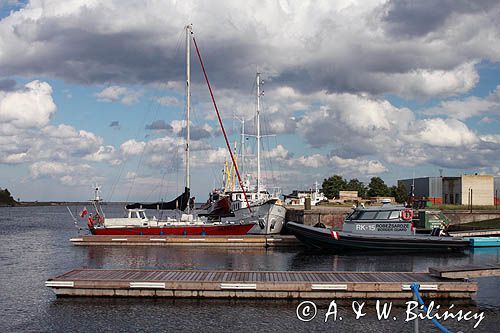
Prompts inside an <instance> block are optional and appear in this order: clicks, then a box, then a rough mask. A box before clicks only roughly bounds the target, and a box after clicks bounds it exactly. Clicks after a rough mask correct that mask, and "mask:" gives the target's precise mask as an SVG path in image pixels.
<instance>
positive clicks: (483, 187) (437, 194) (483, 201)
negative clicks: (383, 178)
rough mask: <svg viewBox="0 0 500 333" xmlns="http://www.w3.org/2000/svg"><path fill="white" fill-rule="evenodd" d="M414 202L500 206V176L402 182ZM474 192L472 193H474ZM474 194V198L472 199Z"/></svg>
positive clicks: (408, 180) (435, 178) (472, 176)
mask: <svg viewBox="0 0 500 333" xmlns="http://www.w3.org/2000/svg"><path fill="white" fill-rule="evenodd" d="M399 184H403V185H404V186H405V187H406V190H407V192H408V194H409V195H412V190H413V200H425V201H428V202H432V203H433V204H450V205H470V204H471V200H472V205H475V206H491V205H494V204H495V202H497V203H500V198H499V197H498V196H499V195H500V177H493V176H491V175H462V176H459V177H421V178H415V179H402V180H398V185H399ZM471 193H472V194H471ZM471 195H472V197H471Z"/></svg>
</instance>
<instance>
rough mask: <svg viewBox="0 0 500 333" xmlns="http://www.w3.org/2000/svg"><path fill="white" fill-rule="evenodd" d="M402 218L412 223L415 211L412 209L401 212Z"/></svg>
mask: <svg viewBox="0 0 500 333" xmlns="http://www.w3.org/2000/svg"><path fill="white" fill-rule="evenodd" d="M401 218H402V219H403V220H405V221H410V220H411V219H412V218H413V211H412V210H411V209H405V210H403V211H401Z"/></svg>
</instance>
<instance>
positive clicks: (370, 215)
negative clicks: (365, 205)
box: [359, 210, 378, 220]
mask: <svg viewBox="0 0 500 333" xmlns="http://www.w3.org/2000/svg"><path fill="white" fill-rule="evenodd" d="M377 213H378V212H377V211H376V210H375V211H370V210H368V211H364V212H363V214H362V215H361V216H360V217H359V219H360V220H373V219H374V218H375V216H376V215H377Z"/></svg>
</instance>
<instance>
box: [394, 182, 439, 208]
mask: <svg viewBox="0 0 500 333" xmlns="http://www.w3.org/2000/svg"><path fill="white" fill-rule="evenodd" d="M400 184H403V185H404V186H405V188H406V192H407V193H408V195H410V193H411V192H412V187H413V185H414V188H413V199H414V200H426V201H430V202H432V203H433V204H435V205H441V204H442V203H443V178H442V177H421V178H411V179H402V180H398V186H399V185H400Z"/></svg>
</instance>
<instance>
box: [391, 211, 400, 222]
mask: <svg viewBox="0 0 500 333" xmlns="http://www.w3.org/2000/svg"><path fill="white" fill-rule="evenodd" d="M400 214H401V213H400V212H399V210H393V211H392V212H391V215H390V216H389V220H393V219H399V215H400Z"/></svg>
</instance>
